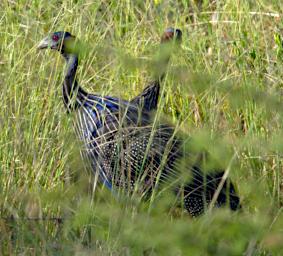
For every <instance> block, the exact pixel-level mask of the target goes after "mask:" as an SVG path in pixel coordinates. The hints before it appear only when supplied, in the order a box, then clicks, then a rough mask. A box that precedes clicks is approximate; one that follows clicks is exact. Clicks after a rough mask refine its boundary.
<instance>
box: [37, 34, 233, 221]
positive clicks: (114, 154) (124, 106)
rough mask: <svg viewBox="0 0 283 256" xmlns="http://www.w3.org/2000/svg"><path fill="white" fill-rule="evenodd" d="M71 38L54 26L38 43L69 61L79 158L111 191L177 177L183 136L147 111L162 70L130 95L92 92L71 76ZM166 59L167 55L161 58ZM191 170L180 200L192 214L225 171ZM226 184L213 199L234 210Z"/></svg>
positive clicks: (143, 189)
mask: <svg viewBox="0 0 283 256" xmlns="http://www.w3.org/2000/svg"><path fill="white" fill-rule="evenodd" d="M176 31H178V30H172V29H168V30H166V31H165V34H164V36H163V40H165V41H166V40H168V38H172V35H173V36H174V34H177V33H176ZM177 35H178V34H177ZM179 35H181V32H180V33H179ZM74 42H75V38H74V37H73V36H72V35H71V34H70V33H68V32H55V33H53V34H52V36H49V37H47V38H45V39H44V40H43V41H42V42H41V43H40V45H39V48H41V49H44V48H51V49H56V50H58V51H60V53H61V54H62V55H63V57H64V58H65V60H66V62H67V72H66V75H65V79H64V83H63V100H64V104H65V106H66V108H67V110H68V112H74V113H75V122H74V123H75V129H76V131H77V134H78V137H79V138H80V140H82V142H83V143H82V144H83V148H82V149H81V152H82V155H83V159H85V160H86V161H87V162H88V163H89V165H90V166H91V169H92V170H93V171H94V173H95V174H97V175H98V177H99V179H100V180H101V182H102V183H103V184H105V185H106V186H107V187H108V188H109V189H111V190H112V191H114V190H116V189H119V188H122V189H125V190H127V191H138V192H139V193H140V194H142V195H148V194H150V193H151V192H152V191H153V190H154V189H155V188H156V187H158V186H159V184H164V183H166V182H168V181H170V180H172V179H173V180H174V181H175V182H176V181H178V179H179V181H180V179H181V175H180V172H179V171H178V170H177V168H176V162H177V161H178V159H181V158H182V157H184V154H183V152H182V141H181V140H180V138H179V137H178V136H176V134H175V129H174V128H173V127H170V126H168V125H160V124H159V125H156V124H154V123H152V121H151V111H152V110H155V109H156V107H157V102H158V97H159V91H160V81H161V80H162V78H163V76H164V71H163V72H161V73H160V74H159V75H158V77H157V79H156V81H155V82H153V83H152V84H150V85H149V86H147V87H146V88H145V89H144V91H143V92H142V93H141V94H140V95H138V96H137V97H135V98H134V99H133V100H131V101H126V100H122V99H119V98H115V97H110V96H100V95H96V94H90V93H87V92H86V91H85V90H83V89H82V88H81V87H80V86H79V85H78V82H77V81H76V80H75V74H76V70H77V66H78V55H77V54H76V52H74V51H73V50H70V49H73V47H70V45H72V43H74ZM68 46H69V47H68ZM168 60H169V58H168V56H166V58H165V59H164V62H165V63H167V62H168ZM186 156H188V155H186ZM189 171H190V172H191V173H192V174H193V175H192V177H193V180H192V182H191V183H189V184H185V186H184V191H185V192H186V195H185V197H184V201H185V207H186V209H187V210H188V211H189V213H190V214H191V215H193V216H196V215H199V214H201V213H202V212H203V211H204V208H205V205H206V204H207V203H209V202H210V201H211V197H212V196H211V194H212V195H213V193H214V192H215V191H216V188H217V185H218V184H219V177H220V179H221V178H222V176H223V174H222V175H220V174H221V173H220V174H219V173H218V174H217V175H211V176H207V178H208V180H210V182H209V183H206V182H205V180H206V178H205V177H204V176H205V175H203V173H202V172H201V170H200V169H199V168H197V167H193V168H192V167H189ZM214 177H216V179H214ZM224 185H225V190H224V189H222V190H221V196H222V197H221V196H219V197H218V198H219V200H218V199H217V200H218V201H217V203H218V205H219V206H221V205H222V204H226V203H228V202H229V205H230V208H231V209H233V210H235V209H237V208H238V207H239V198H238V196H237V195H236V193H235V190H234V187H233V185H232V184H230V186H229V189H228V190H229V191H228V193H229V199H227V198H226V194H225V193H227V191H226V190H227V189H226V188H227V187H228V186H226V182H225V184H224ZM206 187H207V188H208V189H206Z"/></svg>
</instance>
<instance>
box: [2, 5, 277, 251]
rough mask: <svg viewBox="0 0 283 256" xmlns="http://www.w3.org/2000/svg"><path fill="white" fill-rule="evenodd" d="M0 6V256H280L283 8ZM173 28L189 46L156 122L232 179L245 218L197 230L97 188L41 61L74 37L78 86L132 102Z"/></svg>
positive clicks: (58, 66)
mask: <svg viewBox="0 0 283 256" xmlns="http://www.w3.org/2000/svg"><path fill="white" fill-rule="evenodd" d="M0 8H1V9H0V56H1V57H0V88H1V89H0V98H1V108H0V248H1V250H0V254H1V255H70V254H71V253H72V254H74V255H282V252H283V229H282V227H283V216H282V202H283V201H282V199H283V198H282V195H283V194H282V192H283V187H282V170H283V169H282V166H283V165H282V164H283V162H282V152H283V137H282V108H283V107H282V106H283V105H282V88H283V87H282V86H283V80H282V74H283V72H282V71H283V67H282V60H283V48H282V41H281V35H282V34H283V31H282V29H283V22H282V18H283V17H282V15H283V14H282V13H283V12H282V11H283V5H282V2H281V1H279V0H253V1H252V0H249V1H248V0H226V1H222V0H219V1H209V0H203V1H185V0H183V1H181V0H175V1H170V0H156V1H129V0H125V1H122V0H117V1H107V0H101V1H90V0H85V1H82V0H60V1H57V0H50V1H42V0H30V1H29V0H26V1H25V0H21V1H14V0H2V1H1V2H0ZM169 26H171V27H178V28H180V29H181V30H182V31H183V42H182V46H181V49H180V50H178V51H176V52H175V53H174V54H173V55H174V56H173V58H172V60H171V64H170V67H169V69H168V75H167V77H166V79H165V82H164V83H163V85H162V97H161V100H160V104H159V112H160V113H159V114H162V115H163V116H166V118H167V119H168V120H171V122H173V123H175V124H176V125H177V126H178V129H180V130H182V132H185V133H186V134H187V135H188V136H191V138H192V140H191V141H192V142H193V143H191V145H195V146H196V148H197V149H206V150H208V151H209V152H210V153H211V155H212V158H213V161H211V162H210V165H216V166H220V167H222V168H225V169H226V170H227V168H228V169H229V176H230V177H231V178H232V180H233V181H234V182H235V184H237V190H238V192H239V195H240V197H241V202H242V206H243V209H242V211H241V212H239V213H231V212H230V211H229V210H227V209H219V210H213V211H211V212H208V213H207V214H205V215H203V216H202V217H200V218H197V219H192V218H190V217H189V216H188V215H187V214H186V213H184V212H181V213H180V212H172V211H168V205H170V202H171V198H170V197H169V198H166V200H158V202H156V203H155V205H154V206H152V207H151V206H148V205H147V204H146V203H141V202H138V200H127V199H125V198H124V199H123V198H121V199H120V200H116V199H115V198H113V196H111V194H110V193H109V192H108V191H106V189H103V188H101V187H100V186H96V184H95V183H93V181H92V180H91V179H92V176H91V175H89V174H88V173H87V172H86V171H85V170H84V165H83V162H82V160H81V159H80V157H79V151H78V150H79V145H78V143H77V142H76V140H75V138H74V134H73V131H72V123H71V116H70V115H66V111H65V110H64V107H63V104H62V99H61V84H62V79H63V77H62V74H63V70H64V61H63V60H62V58H61V56H60V55H59V54H58V53H55V52H51V51H46V52H44V53H39V52H38V51H37V50H36V45H37V44H38V42H39V41H40V40H41V39H42V38H43V37H45V36H46V35H47V34H49V33H50V32H54V31H59V30H65V31H70V32H71V33H72V34H74V35H76V36H77V37H78V38H79V39H80V40H81V41H82V42H84V43H85V45H86V49H87V50H86V51H85V56H84V57H83V58H82V59H81V63H80V69H79V72H78V79H79V81H80V84H81V85H82V86H84V87H85V88H87V89H88V90H89V91H93V92H94V91H96V92H97V93H101V94H108V95H115V96H120V97H123V98H126V99H129V98H132V97H133V96H135V95H137V94H138V92H140V91H141V90H142V89H143V88H144V87H145V85H146V84H147V83H148V82H149V81H150V77H151V75H152V74H151V73H152V72H151V70H152V67H151V66H150V65H149V64H148V63H150V60H151V59H152V58H153V57H154V56H155V53H156V50H157V49H158V44H159V37H160V35H161V33H162V32H163V31H164V29H165V28H166V27H169ZM93 184H95V185H93ZM172 200H174V198H172ZM118 201H119V202H118Z"/></svg>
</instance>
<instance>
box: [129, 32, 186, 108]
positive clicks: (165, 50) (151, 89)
mask: <svg viewBox="0 0 283 256" xmlns="http://www.w3.org/2000/svg"><path fill="white" fill-rule="evenodd" d="M181 40H182V31H181V30H180V29H174V28H167V29H166V30H165V32H164V33H163V35H162V37H161V45H160V50H159V52H160V53H159V55H161V56H159V57H160V60H159V61H158V65H157V67H156V68H157V69H158V72H156V74H155V76H156V78H155V80H154V81H153V82H151V83H150V84H149V85H148V86H147V87H146V88H145V89H144V90H143V91H142V92H141V93H140V94H139V95H138V96H136V97H135V98H133V99H132V100H131V101H130V102H131V103H132V104H137V105H139V106H140V107H142V108H143V109H144V110H146V111H151V110H154V109H156V107H157V103H158V98H159V91H160V83H161V82H162V80H163V78H164V76H165V70H166V68H167V64H168V62H169V59H170V55H171V50H172V49H174V48H172V46H173V47H174V46H175V43H176V44H180V43H181ZM168 44H170V45H168ZM168 46H169V47H168Z"/></svg>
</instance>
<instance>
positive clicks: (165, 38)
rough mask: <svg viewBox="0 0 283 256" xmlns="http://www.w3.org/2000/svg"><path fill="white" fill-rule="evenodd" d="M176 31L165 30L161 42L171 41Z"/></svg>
mask: <svg viewBox="0 0 283 256" xmlns="http://www.w3.org/2000/svg"><path fill="white" fill-rule="evenodd" d="M173 36H174V32H165V33H164V34H163V35H162V37H161V42H166V41H169V40H170V39H171V38H173Z"/></svg>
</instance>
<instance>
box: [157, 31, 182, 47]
mask: <svg viewBox="0 0 283 256" xmlns="http://www.w3.org/2000/svg"><path fill="white" fill-rule="evenodd" d="M172 40H173V41H174V42H178V43H180V42H181V41H182V31H181V30H180V29H178V28H176V29H175V28H167V29H166V30H165V31H164V33H163V35H162V36H161V43H166V42H171V41H172Z"/></svg>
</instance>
